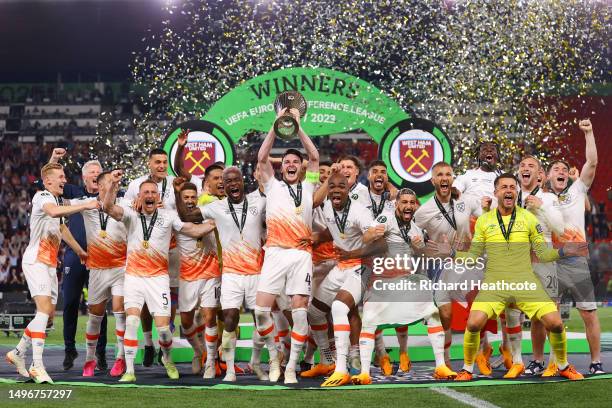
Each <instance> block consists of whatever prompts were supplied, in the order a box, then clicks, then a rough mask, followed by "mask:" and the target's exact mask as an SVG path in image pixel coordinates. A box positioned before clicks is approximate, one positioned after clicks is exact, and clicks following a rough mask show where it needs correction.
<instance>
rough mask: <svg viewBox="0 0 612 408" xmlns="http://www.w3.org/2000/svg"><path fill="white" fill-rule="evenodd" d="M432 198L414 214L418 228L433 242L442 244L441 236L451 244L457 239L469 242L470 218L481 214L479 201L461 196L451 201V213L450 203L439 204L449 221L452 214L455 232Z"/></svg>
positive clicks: (471, 197)
mask: <svg viewBox="0 0 612 408" xmlns="http://www.w3.org/2000/svg"><path fill="white" fill-rule="evenodd" d="M434 197H435V196H434ZM434 197H431V198H430V199H429V200H427V202H426V203H425V204H423V205H421V206H420V207H419V208H418V209H417V210H416V212H415V213H414V221H415V223H416V224H417V225H418V227H419V228H420V229H424V230H426V231H427V234H428V236H429V238H430V239H432V240H433V241H435V242H442V236H443V235H446V236H447V238H448V241H449V242H451V243H453V242H455V239H456V238H457V237H458V238H459V239H464V240H465V239H467V240H469V241H471V237H470V216H473V217H480V215H481V214H482V207H481V206H480V200H479V199H477V198H475V197H473V196H468V195H466V196H462V197H460V198H459V199H458V200H452V201H453V207H452V210H453V211H451V204H450V202H448V203H441V204H442V207H443V208H444V209H445V210H446V213H447V214H448V216H449V217H451V219H452V214H453V213H454V215H455V223H456V226H457V230H456V231H455V229H454V228H453V227H452V226H451V224H450V223H449V222H448V221H447V220H446V217H444V215H443V214H442V212H441V211H440V209H439V208H438V205H437V204H436V200H435V199H434Z"/></svg>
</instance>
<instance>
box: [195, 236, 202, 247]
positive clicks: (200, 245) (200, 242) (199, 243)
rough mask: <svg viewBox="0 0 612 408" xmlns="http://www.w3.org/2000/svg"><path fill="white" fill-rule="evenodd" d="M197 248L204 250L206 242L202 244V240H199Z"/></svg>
mask: <svg viewBox="0 0 612 408" xmlns="http://www.w3.org/2000/svg"><path fill="white" fill-rule="evenodd" d="M196 246H197V247H198V248H204V242H202V238H198V240H197V241H196Z"/></svg>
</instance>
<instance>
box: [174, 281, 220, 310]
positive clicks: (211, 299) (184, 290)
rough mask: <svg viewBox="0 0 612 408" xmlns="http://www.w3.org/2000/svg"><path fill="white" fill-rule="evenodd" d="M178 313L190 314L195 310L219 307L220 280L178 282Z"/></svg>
mask: <svg viewBox="0 0 612 408" xmlns="http://www.w3.org/2000/svg"><path fill="white" fill-rule="evenodd" d="M178 295H179V300H178V302H179V303H178V310H179V312H191V311H192V310H194V309H196V308H202V307H209V308H217V307H219V305H220V303H219V298H220V297H221V278H210V279H197V280H194V281H186V280H183V279H181V280H179V293H178Z"/></svg>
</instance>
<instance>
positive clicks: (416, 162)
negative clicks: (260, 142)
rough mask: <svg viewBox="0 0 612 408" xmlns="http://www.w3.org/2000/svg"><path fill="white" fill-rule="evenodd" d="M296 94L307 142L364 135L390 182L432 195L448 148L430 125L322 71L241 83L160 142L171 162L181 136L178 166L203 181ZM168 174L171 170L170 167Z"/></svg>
mask: <svg viewBox="0 0 612 408" xmlns="http://www.w3.org/2000/svg"><path fill="white" fill-rule="evenodd" d="M290 90H294V91H298V92H300V93H301V94H302V95H303V96H304V98H305V99H306V101H307V104H308V108H307V112H306V115H305V117H304V118H302V119H301V126H302V127H303V129H304V131H305V132H306V134H308V135H309V136H311V137H318V136H327V135H330V134H337V133H346V132H350V131H363V132H365V133H367V134H368V135H369V136H370V137H371V138H372V139H373V140H374V142H376V143H378V144H379V157H380V158H381V159H382V160H384V161H385V162H386V163H387V166H388V169H389V178H390V180H391V181H392V182H393V183H394V184H395V185H397V186H398V187H399V186H404V187H411V188H413V189H415V191H416V192H417V194H418V195H419V196H420V197H426V196H428V195H430V194H431V192H432V191H433V187H432V186H431V183H430V182H429V180H430V178H431V167H432V166H433V164H434V163H436V162H438V161H446V162H448V163H451V162H452V146H451V144H450V141H449V139H448V138H447V137H446V135H445V134H444V132H443V131H442V130H441V129H440V128H439V127H438V126H436V125H435V124H434V123H432V122H429V121H427V120H424V119H419V118H414V117H411V115H410V113H408V112H405V111H404V110H403V109H402V108H401V107H400V106H399V105H398V104H397V103H396V102H395V101H394V100H393V99H391V98H389V97H388V96H387V95H386V94H385V93H384V92H383V91H381V90H380V89H378V88H376V87H375V86H374V85H372V84H369V83H368V82H366V81H364V80H362V79H360V78H357V77H354V76H352V75H349V74H346V73H343V72H339V71H334V70H331V69H326V68H287V69H281V70H278V71H273V72H269V73H267V74H263V75H259V76H257V77H255V78H252V79H250V80H248V81H245V82H244V83H242V84H241V85H239V86H238V87H236V88H234V89H233V90H232V91H230V92H228V93H227V94H226V95H225V96H223V97H222V98H221V99H219V100H218V101H217V102H216V103H215V104H214V105H213V106H212V107H211V108H210V109H209V110H208V112H206V114H205V115H204V117H203V118H202V120H200V121H190V122H185V123H182V124H180V125H179V126H178V127H177V128H176V129H173V130H172V131H171V132H170V133H169V134H168V136H167V138H166V140H165V142H164V149H165V150H166V151H167V152H168V153H169V155H170V160H171V162H172V161H173V159H174V152H175V149H176V140H177V138H178V135H179V134H181V133H183V132H187V134H188V142H187V149H188V151H187V154H186V155H185V158H184V160H185V165H186V167H187V169H188V170H190V171H191V172H192V173H193V174H196V175H202V174H203V171H204V169H205V168H206V166H207V165H209V164H210V163H214V162H216V161H222V162H225V163H226V164H227V165H230V164H233V163H234V157H235V155H234V147H233V145H234V144H235V143H237V142H238V141H239V140H240V139H241V138H242V137H243V136H244V135H246V134H247V133H249V132H252V131H258V132H267V131H268V130H270V128H271V126H272V124H273V123H274V119H275V118H276V113H275V112H274V107H273V104H274V100H275V99H276V95H277V94H279V93H281V92H285V91H290ZM172 167H174V166H172Z"/></svg>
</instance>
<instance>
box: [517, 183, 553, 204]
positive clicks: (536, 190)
mask: <svg viewBox="0 0 612 408" xmlns="http://www.w3.org/2000/svg"><path fill="white" fill-rule="evenodd" d="M538 191H540V186H536V187H535V188H534V189H533V190H532V191H531V193H529V194H528V196H530V195H532V196H534V195H536V194H537V193H538ZM561 194H563V193H561ZM525 200H527V197H525ZM518 205H519V206H521V207H523V208H525V207H524V206H523V189H521V191H519V193H518Z"/></svg>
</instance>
